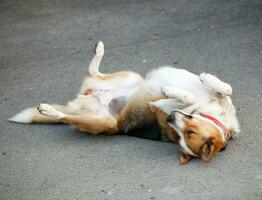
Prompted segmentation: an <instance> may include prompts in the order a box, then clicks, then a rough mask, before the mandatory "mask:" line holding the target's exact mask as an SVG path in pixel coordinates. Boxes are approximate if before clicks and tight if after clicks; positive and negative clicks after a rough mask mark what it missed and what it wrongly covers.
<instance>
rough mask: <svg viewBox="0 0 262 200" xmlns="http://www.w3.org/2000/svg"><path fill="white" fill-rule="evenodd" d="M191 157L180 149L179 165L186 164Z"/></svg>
mask: <svg viewBox="0 0 262 200" xmlns="http://www.w3.org/2000/svg"><path fill="white" fill-rule="evenodd" d="M192 158H193V157H192V156H190V155H188V154H185V153H183V152H182V151H180V157H179V163H180V165H185V164H187V163H188V162H189V161H190V160H191V159H192Z"/></svg>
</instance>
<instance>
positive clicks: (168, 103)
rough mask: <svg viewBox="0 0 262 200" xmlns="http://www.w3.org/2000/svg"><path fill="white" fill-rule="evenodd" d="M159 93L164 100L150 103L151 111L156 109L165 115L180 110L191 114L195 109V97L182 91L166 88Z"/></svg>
mask: <svg viewBox="0 0 262 200" xmlns="http://www.w3.org/2000/svg"><path fill="white" fill-rule="evenodd" d="M161 91H162V94H163V95H164V96H165V97H166V99H160V100H157V101H153V102H150V107H151V110H152V108H154V107H156V108H159V109H161V110H162V111H163V112H165V113H167V114H168V113H170V112H171V111H173V110H174V109H181V110H184V111H185V112H188V113H191V112H192V111H193V110H195V109H196V107H197V105H196V101H195V96H194V95H193V94H191V93H189V92H187V91H185V90H183V89H180V88H175V87H170V86H166V87H163V88H162V89H161Z"/></svg>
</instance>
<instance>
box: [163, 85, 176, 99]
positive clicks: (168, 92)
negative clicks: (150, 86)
mask: <svg viewBox="0 0 262 200" xmlns="http://www.w3.org/2000/svg"><path fill="white" fill-rule="evenodd" d="M173 89H174V88H173V87H170V86H164V87H161V93H162V94H163V95H164V96H165V97H167V98H173V97H174V94H173V93H174V92H173Z"/></svg>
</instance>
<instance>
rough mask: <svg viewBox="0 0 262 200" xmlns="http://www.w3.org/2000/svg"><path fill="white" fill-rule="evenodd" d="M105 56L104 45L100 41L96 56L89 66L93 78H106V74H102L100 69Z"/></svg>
mask: <svg viewBox="0 0 262 200" xmlns="http://www.w3.org/2000/svg"><path fill="white" fill-rule="evenodd" d="M103 56H104V44H103V42H102V41H99V42H97V43H96V47H95V55H94V57H93V59H92V60H91V62H90V64H89V68H88V73H89V75H91V76H93V77H97V76H104V74H102V73H101V72H100V71H99V67H100V64H101V61H102V59H103Z"/></svg>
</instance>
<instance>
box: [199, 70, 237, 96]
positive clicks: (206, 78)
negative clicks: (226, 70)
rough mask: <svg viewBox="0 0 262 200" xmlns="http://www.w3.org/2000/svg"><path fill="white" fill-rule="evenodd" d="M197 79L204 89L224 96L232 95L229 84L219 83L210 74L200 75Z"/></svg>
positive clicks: (217, 79) (218, 80) (219, 81)
mask: <svg viewBox="0 0 262 200" xmlns="http://www.w3.org/2000/svg"><path fill="white" fill-rule="evenodd" d="M199 79H200V81H201V82H202V84H203V85H204V86H205V87H207V88H209V89H210V90H212V91H213V92H217V93H220V94H222V95H226V96H230V95H231V94H232V87H231V86H230V85H229V84H227V83H225V82H223V81H221V80H220V79H219V78H217V77H215V76H213V75H211V74H208V73H202V74H200V75H199Z"/></svg>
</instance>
